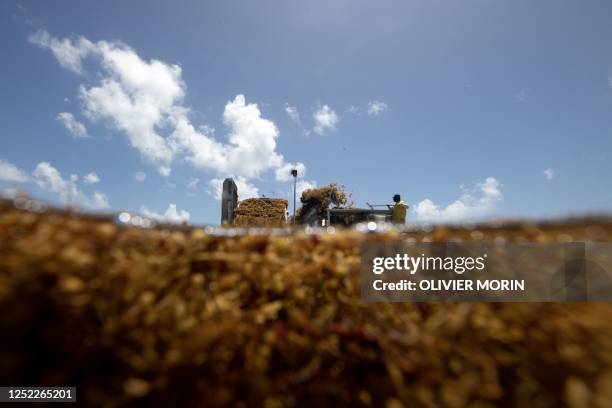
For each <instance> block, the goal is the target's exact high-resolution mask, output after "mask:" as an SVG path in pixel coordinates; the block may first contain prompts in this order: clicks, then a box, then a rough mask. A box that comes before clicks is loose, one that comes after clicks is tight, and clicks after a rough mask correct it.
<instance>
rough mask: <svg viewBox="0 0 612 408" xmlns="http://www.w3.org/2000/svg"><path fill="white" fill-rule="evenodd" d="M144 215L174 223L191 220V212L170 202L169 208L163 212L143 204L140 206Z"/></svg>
mask: <svg viewBox="0 0 612 408" xmlns="http://www.w3.org/2000/svg"><path fill="white" fill-rule="evenodd" d="M140 212H141V213H142V215H144V216H145V217H148V218H152V219H154V220H157V221H162V222H170V223H173V224H183V223H186V222H188V221H189V219H190V218H191V214H189V212H187V211H185V210H180V211H179V210H178V209H177V208H176V204H169V205H168V208H166V211H165V212H164V213H163V214H159V213H157V212H155V211H151V210H149V209H148V208H147V207H145V206H142V207H141V208H140Z"/></svg>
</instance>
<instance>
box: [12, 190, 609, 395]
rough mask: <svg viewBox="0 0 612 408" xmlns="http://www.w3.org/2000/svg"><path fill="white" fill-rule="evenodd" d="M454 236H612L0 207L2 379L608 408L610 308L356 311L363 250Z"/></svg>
mask: <svg viewBox="0 0 612 408" xmlns="http://www.w3.org/2000/svg"><path fill="white" fill-rule="evenodd" d="M457 239H463V240H464V241H478V242H494V241H495V242H499V241H501V240H502V239H504V240H507V242H524V241H525V240H527V241H530V242H567V241H568V240H576V241H580V240H596V241H605V242H609V241H611V240H612V221H610V219H607V220H606V219H604V220H591V221H582V222H579V221H576V222H573V223H572V224H558V225H540V224H526V225H520V224H518V225H515V226H513V227H512V228H511V229H508V228H506V227H504V226H471V227H470V228H436V229H433V230H423V231H414V232H411V233H409V234H408V235H401V234H399V233H398V232H397V231H390V232H387V233H381V234H364V233H359V232H356V231H350V230H346V231H342V232H339V233H336V234H323V235H315V234H306V233H304V232H299V231H294V232H293V233H291V234H288V235H247V234H229V233H226V236H217V235H210V234H208V233H206V232H205V230H202V229H198V228H185V227H181V228H169V227H165V228H156V229H142V228H131V227H124V226H121V225H117V224H115V223H114V222H113V220H112V219H110V218H108V219H104V218H92V217H88V216H83V215H81V216H79V215H74V214H70V213H61V212H55V211H46V212H44V213H38V212H27V211H22V210H16V209H15V208H14V207H13V206H12V205H10V204H7V203H3V202H0V310H2V312H3V313H1V314H0V332H1V333H3V335H2V336H0V382H1V383H3V384H19V385H24V386H27V385H32V386H34V385H36V386H67V385H70V386H76V387H77V394H78V396H77V398H78V400H79V402H80V403H81V404H82V405H85V406H111V407H117V406H194V405H195V406H204V405H205V406H266V407H283V406H287V407H290V406H329V405H334V406H364V407H367V406H387V407H402V406H417V407H465V406H470V407H490V406H529V407H557V406H570V407H586V406H602V407H603V406H612V392H611V390H612V341H611V340H610V339H612V304H609V303H563V304H561V303H560V304H552V303H522V304H521V303H507V304H501V303H499V304H491V303H367V302H363V301H361V299H360V274H359V270H360V254H359V247H360V245H361V244H362V243H364V242H400V241H404V240H414V241H416V242H432V241H433V242H448V241H454V240H457Z"/></svg>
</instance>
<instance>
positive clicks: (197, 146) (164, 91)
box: [30, 31, 337, 180]
mask: <svg viewBox="0 0 612 408" xmlns="http://www.w3.org/2000/svg"><path fill="white" fill-rule="evenodd" d="M30 41H31V42H32V43H34V44H37V45H39V46H41V47H43V48H47V49H50V50H51V51H52V52H53V54H54V56H55V57H56V58H57V59H58V61H59V62H60V64H61V65H62V66H64V67H66V68H68V69H70V70H72V71H74V72H79V73H80V72H82V60H83V59H84V58H86V57H88V58H91V59H92V60H93V61H97V62H98V63H99V64H98V65H97V67H98V68H97V71H98V72H97V73H98V78H100V79H99V80H98V82H97V83H96V84H94V85H93V86H86V85H82V86H81V87H80V92H79V97H80V99H81V103H82V106H83V113H84V115H85V117H86V118H88V119H89V120H90V121H98V120H102V121H104V122H105V123H107V124H108V125H110V126H111V127H113V128H115V129H117V130H119V131H121V132H122V133H124V134H125V135H126V136H127V139H128V141H129V143H130V145H131V146H132V147H134V148H135V149H137V150H138V151H139V152H140V153H141V154H142V156H143V157H144V158H145V159H147V160H149V161H150V162H152V163H154V164H155V165H156V167H157V168H158V171H159V172H160V174H162V175H168V174H169V172H170V169H171V165H172V162H173V161H174V160H175V159H176V158H177V156H180V157H182V158H184V159H185V160H186V161H187V162H188V163H190V164H192V165H193V166H195V167H197V168H200V169H206V170H211V171H212V172H213V173H214V174H216V175H217V176H218V177H227V176H232V177H236V178H237V177H243V178H244V179H245V180H251V179H254V178H258V177H259V176H260V175H261V174H262V173H263V172H265V171H268V170H274V169H276V168H278V167H281V166H283V165H285V161H284V158H283V156H282V155H281V154H279V153H278V152H277V151H276V147H277V146H276V138H277V137H278V134H279V132H278V129H277V127H276V125H275V124H274V123H273V122H272V121H270V120H268V119H265V118H263V117H262V116H261V112H260V110H259V108H258V106H257V104H254V103H247V102H246V98H245V97H244V95H237V96H236V97H235V98H234V100H232V101H229V102H227V104H226V106H225V110H224V113H223V121H224V124H225V125H226V126H227V128H228V130H229V132H228V135H227V142H221V141H219V140H217V139H216V138H215V137H214V132H213V130H212V129H211V128H209V127H207V126H197V127H196V126H194V125H193V124H192V123H191V120H190V118H189V114H190V108H189V107H187V106H184V105H183V99H184V96H185V93H186V85H185V83H184V82H183V79H182V69H181V67H180V66H178V65H174V64H167V63H165V62H162V61H159V60H155V59H151V60H148V61H147V60H144V59H142V58H141V57H140V56H139V55H138V54H137V53H136V52H135V51H134V50H132V49H131V48H130V47H128V46H127V45H125V44H122V43H118V42H109V41H98V42H95V43H93V42H91V41H89V40H87V39H85V38H83V37H80V38H78V39H74V40H71V39H56V38H53V37H51V36H50V35H49V33H47V32H46V31H39V32H37V33H35V34H33V35H32V36H31V37H30ZM295 113H296V114H297V109H296V110H295ZM319 116H320V122H321V123H320V125H319V129H321V131H324V130H325V129H328V128H333V126H335V123H336V122H337V116H336V115H335V113H333V111H331V110H330V109H329V108H328V107H327V106H325V107H323V108H322V114H321V115H319Z"/></svg>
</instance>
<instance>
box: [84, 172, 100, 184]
mask: <svg viewBox="0 0 612 408" xmlns="http://www.w3.org/2000/svg"><path fill="white" fill-rule="evenodd" d="M83 182H84V183H85V184H96V183H99V182H100V176H98V175H97V174H96V173H94V172H91V173H88V174H86V175H85V176H83Z"/></svg>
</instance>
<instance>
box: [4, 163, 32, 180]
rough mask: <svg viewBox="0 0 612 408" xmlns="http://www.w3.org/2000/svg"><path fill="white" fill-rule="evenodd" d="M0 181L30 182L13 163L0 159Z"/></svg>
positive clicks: (26, 175) (23, 172)
mask: <svg viewBox="0 0 612 408" xmlns="http://www.w3.org/2000/svg"><path fill="white" fill-rule="evenodd" d="M0 180H3V181H10V182H17V183H24V182H26V181H29V180H30V176H29V175H28V174H27V173H26V172H25V171H23V170H21V169H19V168H17V166H15V165H14V164H13V163H9V162H7V161H5V160H2V159H0Z"/></svg>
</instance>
